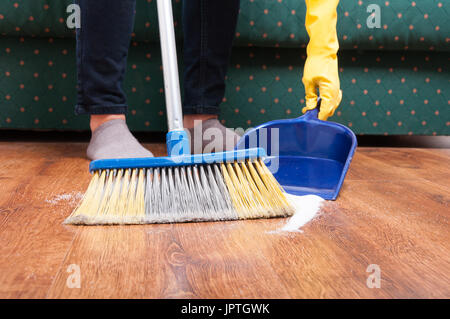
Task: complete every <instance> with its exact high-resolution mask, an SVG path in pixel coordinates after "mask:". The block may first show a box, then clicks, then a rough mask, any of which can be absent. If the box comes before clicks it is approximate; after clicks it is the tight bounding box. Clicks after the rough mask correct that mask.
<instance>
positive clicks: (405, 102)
mask: <svg viewBox="0 0 450 319" xmlns="http://www.w3.org/2000/svg"><path fill="white" fill-rule="evenodd" d="M0 52H1V54H2V58H1V59H0V74H1V76H0V128H16V129H17V128H24V129H63V130H80V129H88V128H89V125H88V124H89V123H88V117H87V116H76V115H75V114H74V105H75V94H76V74H75V73H76V72H75V71H76V69H75V50H74V42H73V41H72V40H71V39H54V40H51V41H50V39H47V40H46V41H43V40H42V39H23V41H22V39H19V38H9V39H2V40H1V41H0ZM304 58H305V50H304V49H287V48H280V49H277V48H236V49H235V50H234V51H233V55H232V58H231V65H230V69H229V72H228V76H227V89H226V93H225V99H224V103H222V105H221V115H220V116H221V119H222V120H223V121H225V124H226V125H229V126H230V127H244V128H245V127H249V126H256V125H258V124H261V123H264V122H267V121H270V120H273V119H279V118H288V117H294V116H298V115H300V110H301V109H302V107H303V106H304V105H305V101H304V94H305V92H304V90H303V85H302V83H301V76H302V72H301V71H302V67H303V63H304ZM449 58H450V54H449V53H436V52H384V53H382V54H380V53H379V52H375V51H366V52H362V51H350V50H347V51H343V52H342V54H341V57H340V79H341V87H342V90H343V93H344V97H343V100H342V103H341V106H340V107H339V108H338V110H337V112H336V113H335V115H334V116H333V117H332V118H330V121H336V122H339V123H343V124H345V125H348V126H350V127H351V128H352V130H354V132H355V133H357V134H363V133H364V134H385V133H386V134H428V135H431V134H437V135H450V121H449V119H450V108H449V104H450V87H449V86H450V83H449V81H448V60H449ZM160 66H161V57H160V49H159V45H158V44H156V43H139V44H138V45H137V46H133V47H132V48H131V50H130V56H129V63H128V70H127V76H126V79H125V83H124V88H125V91H126V94H127V96H128V103H129V106H130V108H129V114H128V117H127V122H128V123H129V125H130V127H131V128H132V129H133V130H139V131H164V130H165V129H166V118H165V102H164V90H163V87H164V84H163V79H162V72H161V69H160ZM180 71H182V64H181V65H180Z"/></svg>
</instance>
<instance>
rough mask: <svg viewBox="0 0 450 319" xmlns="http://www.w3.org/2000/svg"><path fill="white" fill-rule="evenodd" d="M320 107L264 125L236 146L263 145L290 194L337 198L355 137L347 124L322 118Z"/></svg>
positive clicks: (276, 176) (251, 131) (354, 145)
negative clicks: (296, 116) (320, 116)
mask: <svg viewBox="0 0 450 319" xmlns="http://www.w3.org/2000/svg"><path fill="white" fill-rule="evenodd" d="M318 108H319V107H317V108H316V109H314V110H311V111H308V112H307V113H306V114H305V115H303V116H301V117H299V118H296V119H289V120H276V121H271V122H268V123H265V124H262V125H260V126H258V127H256V128H254V129H252V130H250V131H249V132H248V133H246V134H245V135H244V136H243V137H242V138H241V139H240V140H239V142H238V145H237V146H236V149H245V148H249V147H261V148H264V149H265V150H266V153H267V157H266V160H265V163H266V165H267V166H268V168H269V170H270V171H271V172H272V174H273V175H274V176H275V178H276V179H277V181H278V182H279V183H280V185H281V186H283V188H284V190H285V191H286V192H287V193H289V194H293V195H311V194H312V195H318V196H320V197H322V198H324V199H331V200H335V199H336V197H337V196H338V194H339V190H340V189H341V186H342V183H343V181H344V178H345V174H346V173H347V170H348V168H349V165H350V162H351V160H352V157H353V154H354V152H355V149H356V145H357V142H356V136H355V134H354V133H353V132H352V131H351V130H350V129H349V128H348V127H346V126H344V125H341V124H338V123H334V122H327V121H321V120H319V119H318V118H317V115H318V112H319V110H318Z"/></svg>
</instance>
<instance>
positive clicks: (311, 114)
mask: <svg viewBox="0 0 450 319" xmlns="http://www.w3.org/2000/svg"><path fill="white" fill-rule="evenodd" d="M320 102H322V99H321V98H320V97H319V98H318V99H317V106H316V107H315V108H314V109H312V110H309V111H306V113H305V115H303V116H302V118H303V119H305V120H317V119H318V117H319V111H320Z"/></svg>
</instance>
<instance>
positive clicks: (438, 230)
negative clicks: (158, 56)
mask: <svg viewBox="0 0 450 319" xmlns="http://www.w3.org/2000/svg"><path fill="white" fill-rule="evenodd" d="M148 146H149V147H150V148H151V149H152V150H153V151H155V150H156V153H157V154H158V155H161V153H162V150H163V146H162V145H148ZM85 147H86V145H85V144H81V143H80V144H76V143H74V144H62V143H61V144H57V143H55V144H52V143H12V142H10V143H8V142H2V143H0V168H1V169H0V186H1V189H0V297H2V298H65V297H69V298H81V297H83V298H85V297H87V298H109V297H114V298H372V297H375V298H416V297H424V298H430V297H444V298H449V297H450V227H449V217H450V208H449V201H450V196H449V193H450V150H448V149H447V150H442V149H441V150H438V149H394V148H383V149H376V148H359V149H358V151H357V153H356V155H355V157H354V160H353V162H352V165H351V168H350V171H349V173H348V175H347V179H346V180H345V183H344V186H343V189H342V191H341V194H340V196H339V199H338V200H337V201H335V202H327V203H326V205H325V207H324V208H323V209H322V212H321V214H320V216H319V217H317V218H316V219H315V220H313V221H312V222H310V223H309V224H308V225H306V226H305V227H304V228H303V230H304V232H303V233H282V232H276V231H275V232H273V231H274V230H277V229H279V228H280V227H281V226H282V225H283V224H284V223H285V222H286V220H284V219H272V220H254V221H237V222H216V223H190V224H175V225H147V226H124V227H117V226H109V227H93V226H91V227H77V226H67V225H62V222H63V220H64V219H65V217H67V216H68V215H69V214H70V212H71V211H72V209H73V208H74V206H75V205H76V204H77V202H78V200H79V198H80V196H81V194H82V192H83V191H84V190H85V188H86V186H87V184H88V182H89V180H90V175H89V173H88V172H87V167H88V161H87V160H86V159H84V158H83V156H84V151H85ZM73 264H74V265H78V266H79V267H80V268H79V269H80V283H81V288H69V287H70V278H72V277H70V276H73V273H72V272H71V269H73V268H69V266H70V265H73ZM371 264H376V265H378V266H379V267H380V270H381V287H380V288H368V286H367V277H368V276H369V275H370V274H371V273H369V272H367V271H366V270H367V268H368V266H369V265H371ZM68 278H69V285H68Z"/></svg>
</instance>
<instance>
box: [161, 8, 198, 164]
mask: <svg viewBox="0 0 450 319" xmlns="http://www.w3.org/2000/svg"><path fill="white" fill-rule="evenodd" d="M157 6H158V21H159V34H160V41H161V55H162V62H163V72H164V92H165V96H166V112H167V126H168V128H169V132H168V133H167V136H166V143H167V152H168V153H169V156H174V155H182V154H189V153H190V150H189V140H188V137H187V134H186V132H185V131H184V128H183V110H182V108H181V94H180V80H179V77H178V62H177V50H176V44H175V30H174V26H173V13H172V1H170V0H157Z"/></svg>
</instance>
